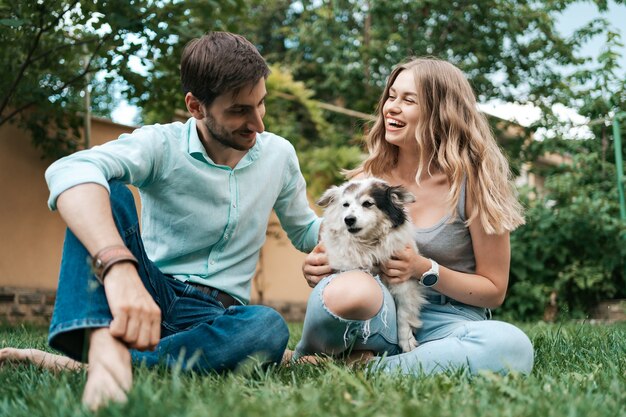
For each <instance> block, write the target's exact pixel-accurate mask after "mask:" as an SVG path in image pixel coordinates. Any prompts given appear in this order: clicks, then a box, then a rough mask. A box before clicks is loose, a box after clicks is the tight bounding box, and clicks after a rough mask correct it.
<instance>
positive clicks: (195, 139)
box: [187, 117, 263, 169]
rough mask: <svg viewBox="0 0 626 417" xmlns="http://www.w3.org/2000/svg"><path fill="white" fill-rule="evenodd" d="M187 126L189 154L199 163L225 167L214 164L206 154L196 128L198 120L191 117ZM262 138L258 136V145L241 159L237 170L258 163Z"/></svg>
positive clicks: (236, 167)
mask: <svg viewBox="0 0 626 417" xmlns="http://www.w3.org/2000/svg"><path fill="white" fill-rule="evenodd" d="M187 125H188V127H189V128H188V130H187V134H188V138H187V141H188V144H189V147H188V149H189V154H190V155H191V156H192V157H194V158H195V159H197V160H199V161H202V162H206V163H208V164H210V165H213V166H216V167H223V165H219V164H216V163H215V162H213V161H212V160H211V158H210V157H209V155H208V154H207V153H206V149H204V145H203V144H202V141H201V140H200V137H199V136H198V129H197V127H196V119H195V118H193V117H190V118H189V120H188V121H187ZM262 136H263V134H262V133H260V134H257V140H256V143H255V144H254V146H253V147H252V149H250V150H249V151H248V152H247V153H246V154H245V155H244V157H243V158H241V161H239V163H238V164H237V166H235V169H241V168H244V167H246V166H248V165H250V164H252V163H253V162H254V161H256V160H257V159H258V158H259V155H260V154H261V147H262V144H261V142H262V141H263V139H262Z"/></svg>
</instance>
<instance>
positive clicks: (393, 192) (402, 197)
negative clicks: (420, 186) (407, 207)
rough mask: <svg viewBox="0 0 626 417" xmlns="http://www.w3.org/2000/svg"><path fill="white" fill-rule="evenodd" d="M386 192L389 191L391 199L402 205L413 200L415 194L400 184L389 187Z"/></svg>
mask: <svg viewBox="0 0 626 417" xmlns="http://www.w3.org/2000/svg"><path fill="white" fill-rule="evenodd" d="M387 192H388V193H389V197H390V198H391V200H392V201H393V202H394V203H396V204H400V205H404V204H408V203H414V202H415V196H414V195H413V193H412V192H410V191H408V190H407V189H406V188H404V187H403V186H401V185H397V186H394V187H389V189H388V190H387Z"/></svg>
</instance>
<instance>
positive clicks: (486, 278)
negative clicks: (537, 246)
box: [383, 196, 511, 308]
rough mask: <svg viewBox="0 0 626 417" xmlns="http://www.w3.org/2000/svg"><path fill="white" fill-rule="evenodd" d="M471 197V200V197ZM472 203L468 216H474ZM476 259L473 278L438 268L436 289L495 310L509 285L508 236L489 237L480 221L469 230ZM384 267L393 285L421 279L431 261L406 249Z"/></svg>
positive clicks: (471, 303) (509, 247) (474, 304)
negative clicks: (411, 279) (471, 214)
mask: <svg viewBox="0 0 626 417" xmlns="http://www.w3.org/2000/svg"><path fill="white" fill-rule="evenodd" d="M468 197H469V196H468ZM470 210H471V201H470V200H469V198H468V201H467V202H466V213H471V211H470ZM469 232H470V235H471V237H472V247H473V249H474V257H475V259H476V272H475V273H474V274H469V273H464V272H458V271H454V270H451V269H449V268H446V267H445V265H440V266H439V281H438V282H437V284H435V286H434V287H433V289H435V290H437V291H439V292H440V293H442V294H443V295H446V296H448V297H450V298H453V299H455V300H458V301H460V302H462V303H465V304H470V305H473V306H478V307H487V308H495V307H499V306H500V305H501V304H502V303H503V302H504V297H505V295H506V289H507V286H508V283H509V267H510V260H511V246H510V239H509V233H508V232H507V233H503V234H500V235H488V234H487V233H485V230H484V229H483V227H482V225H481V224H480V221H479V220H478V219H477V220H475V221H473V222H472V224H471V225H470V226H469ZM396 258H397V259H396V260H392V261H390V262H388V263H387V265H385V267H384V268H383V273H384V274H385V275H386V277H387V279H388V280H389V282H390V283H394V282H402V281H406V280H407V279H410V278H413V279H419V277H421V276H422V274H423V273H424V272H426V271H428V270H429V269H430V261H429V260H428V259H427V258H424V257H423V256H421V255H419V254H417V253H415V251H413V249H411V248H409V247H407V248H405V250H404V251H402V252H401V253H399V254H397V255H396Z"/></svg>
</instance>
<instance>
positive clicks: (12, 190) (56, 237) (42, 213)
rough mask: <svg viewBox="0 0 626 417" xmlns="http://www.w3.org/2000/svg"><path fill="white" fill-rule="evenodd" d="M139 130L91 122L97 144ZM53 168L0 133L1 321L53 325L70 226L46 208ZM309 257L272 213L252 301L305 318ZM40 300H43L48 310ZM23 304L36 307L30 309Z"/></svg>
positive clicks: (11, 131)
mask: <svg viewBox="0 0 626 417" xmlns="http://www.w3.org/2000/svg"><path fill="white" fill-rule="evenodd" d="M133 129H134V127H131V126H125V125H120V124H116V123H113V122H111V121H109V120H106V119H101V118H92V136H91V144H92V145H98V144H102V143H104V142H106V141H108V140H111V139H114V138H117V137H118V136H119V135H120V134H122V133H126V132H131V131H132V130H133ZM51 163H52V161H51V160H47V159H42V158H41V155H40V153H39V151H38V150H36V149H34V148H33V147H32V145H31V143H30V136H29V134H28V132H25V131H23V130H21V129H19V128H17V127H16V126H14V125H8V126H7V125H5V126H2V127H0V195H1V196H2V198H0V289H1V290H2V291H0V292H1V293H2V294H1V295H2V296H0V304H1V305H0V317H5V318H8V319H9V320H12V321H13V320H23V319H28V318H31V314H30V312H31V310H32V311H34V316H38V317H43V318H44V319H47V318H48V317H49V311H50V309H51V307H50V305H51V297H52V298H53V295H52V296H51V294H54V290H55V289H56V285H57V277H58V273H59V265H60V260H61V250H62V245H63V236H64V233H65V225H64V223H63V221H62V220H61V218H60V216H59V215H58V213H56V212H54V213H53V212H50V210H49V209H48V207H47V205H46V202H47V199H48V189H47V186H46V183H45V180H44V172H45V170H46V168H47V167H48V166H49V165H50V164H51ZM135 196H136V200H137V202H138V204H139V201H138V197H137V193H136V192H135ZM304 256H305V255H304V254H302V253H300V252H299V251H297V250H296V249H295V248H294V247H293V246H292V245H291V243H290V242H289V240H288V239H287V237H286V234H285V233H284V231H283V230H282V229H281V228H280V225H279V224H278V220H277V218H276V216H275V215H273V214H272V217H271V218H270V223H269V225H268V235H267V240H266V244H265V246H264V247H263V250H262V255H261V261H260V262H259V265H258V267H257V276H256V277H255V279H254V282H253V294H252V300H253V302H256V303H264V304H268V305H273V306H276V307H277V308H279V310H283V311H284V312H286V314H287V315H289V314H292V315H293V314H295V315H296V317H292V318H294V319H298V317H297V316H298V315H299V314H300V313H301V312H303V311H304V310H303V306H304V303H305V302H306V299H307V297H308V294H309V292H310V289H309V287H308V285H307V284H306V282H305V280H304V279H303V278H302V273H301V265H302V261H303V260H304ZM30 293H32V296H31V297H29V294H30ZM41 294H43V295H41ZM35 300H42V303H43V307H40V306H38V305H37V303H35V302H34V301H35ZM24 304H28V305H29V306H32V308H27V309H26V310H25V309H24V308H22V307H23V305H24ZM294 306H296V309H295V310H294ZM44 307H45V308H44ZM42 311H43V312H44V313H45V314H44V313H42ZM11 312H13V313H14V314H13V313H11ZM290 312H291V313H290ZM36 318H37V317H35V319H36Z"/></svg>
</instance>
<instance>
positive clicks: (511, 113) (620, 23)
mask: <svg viewBox="0 0 626 417" xmlns="http://www.w3.org/2000/svg"><path fill="white" fill-rule="evenodd" d="M599 15H600V13H599V11H598V8H597V7H596V6H595V5H594V4H590V3H579V4H574V5H572V6H570V7H569V8H568V9H567V10H566V11H565V12H564V13H562V15H561V16H560V17H559V18H558V21H557V29H558V30H559V31H560V32H561V34H563V35H566V36H568V35H571V34H572V32H573V31H574V30H575V29H577V28H580V27H581V26H583V25H584V24H586V23H588V22H589V21H590V20H591V19H593V18H596V17H598V16H599ZM604 17H606V18H607V19H608V20H609V22H610V23H611V25H612V26H613V27H614V29H617V30H618V31H619V32H620V33H621V35H622V43H624V44H626V5H617V4H615V2H614V1H610V2H609V11H608V13H606V14H605V15H604ZM603 46H604V39H603V38H602V37H598V36H596V37H595V38H593V39H591V40H590V41H589V42H588V43H587V44H586V45H585V46H584V47H583V49H582V51H581V52H582V54H583V55H585V56H593V57H596V56H597V55H598V53H599V52H600V51H601V49H602V48H603ZM620 62H621V68H622V69H623V70H624V74H625V76H626V46H625V47H623V48H622V58H621V61H620ZM480 108H481V110H482V111H484V112H486V113H489V114H493V115H494V116H498V117H500V118H503V119H507V120H515V121H517V122H518V123H520V124H521V125H529V124H531V123H532V122H533V121H535V120H537V119H538V118H539V116H540V112H539V109H537V108H535V107H533V106H531V105H524V106H521V105H517V104H512V103H503V102H501V101H491V102H488V103H484V104H481V105H480ZM554 111H555V112H557V114H560V115H562V116H563V117H564V118H569V119H570V120H571V121H572V122H574V123H575V124H583V123H585V122H586V121H588V119H587V118H585V117H584V116H581V115H578V114H576V112H574V111H572V110H571V109H566V108H557V109H554ZM137 113H138V109H137V108H136V107H135V106H131V105H129V104H128V103H127V102H126V101H123V102H121V103H120V104H119V106H118V107H117V108H116V109H115V110H114V111H113V112H112V119H113V121H115V122H117V123H123V124H132V123H133V121H134V120H135V118H136V116H137ZM583 136H585V132H584V130H583Z"/></svg>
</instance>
